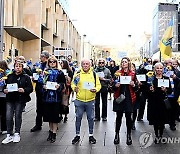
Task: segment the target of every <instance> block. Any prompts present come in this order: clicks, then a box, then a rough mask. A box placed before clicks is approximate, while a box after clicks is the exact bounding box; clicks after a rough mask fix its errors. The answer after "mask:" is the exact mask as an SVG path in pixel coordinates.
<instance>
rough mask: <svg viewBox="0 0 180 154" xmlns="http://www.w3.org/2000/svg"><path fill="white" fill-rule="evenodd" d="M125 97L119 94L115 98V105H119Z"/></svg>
mask: <svg viewBox="0 0 180 154" xmlns="http://www.w3.org/2000/svg"><path fill="white" fill-rule="evenodd" d="M125 98H126V97H125V95H123V94H120V96H119V97H118V98H116V102H117V104H120V103H121V102H123V101H124V100H125Z"/></svg>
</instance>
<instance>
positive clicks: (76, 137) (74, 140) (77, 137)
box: [72, 136, 80, 144]
mask: <svg viewBox="0 0 180 154" xmlns="http://www.w3.org/2000/svg"><path fill="white" fill-rule="evenodd" d="M79 141H80V136H75V137H74V139H73V140H72V144H76V143H78V142H79Z"/></svg>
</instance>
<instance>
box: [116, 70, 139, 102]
mask: <svg viewBox="0 0 180 154" xmlns="http://www.w3.org/2000/svg"><path fill="white" fill-rule="evenodd" d="M116 72H119V73H121V76H124V70H118V71H116ZM127 76H131V77H132V81H134V82H135V72H134V71H128V72H127ZM129 91H130V95H131V100H132V103H134V102H135V101H136V94H135V91H134V90H133V87H132V86H131V85H129ZM119 95H120V87H119V88H116V90H115V91H114V98H115V99H116V98H118V97H119Z"/></svg>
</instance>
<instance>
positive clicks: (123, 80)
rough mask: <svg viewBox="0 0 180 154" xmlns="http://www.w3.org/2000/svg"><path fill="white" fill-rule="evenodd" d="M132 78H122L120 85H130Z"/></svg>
mask: <svg viewBox="0 0 180 154" xmlns="http://www.w3.org/2000/svg"><path fill="white" fill-rule="evenodd" d="M130 82H131V76H120V84H130Z"/></svg>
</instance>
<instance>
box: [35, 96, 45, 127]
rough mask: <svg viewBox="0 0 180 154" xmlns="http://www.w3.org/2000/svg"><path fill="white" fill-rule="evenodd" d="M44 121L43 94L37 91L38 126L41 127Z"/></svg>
mask: <svg viewBox="0 0 180 154" xmlns="http://www.w3.org/2000/svg"><path fill="white" fill-rule="evenodd" d="M42 122H43V101H42V95H41V94H39V93H36V126H37V127H41V126H42Z"/></svg>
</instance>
